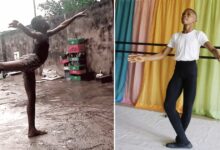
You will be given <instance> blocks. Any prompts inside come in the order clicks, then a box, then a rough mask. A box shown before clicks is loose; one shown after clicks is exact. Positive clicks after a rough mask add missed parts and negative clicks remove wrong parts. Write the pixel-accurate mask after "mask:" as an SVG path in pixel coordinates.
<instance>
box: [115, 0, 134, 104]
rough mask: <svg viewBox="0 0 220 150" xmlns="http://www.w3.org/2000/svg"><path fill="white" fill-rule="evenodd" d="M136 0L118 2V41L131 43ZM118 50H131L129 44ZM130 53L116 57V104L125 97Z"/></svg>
mask: <svg viewBox="0 0 220 150" xmlns="http://www.w3.org/2000/svg"><path fill="white" fill-rule="evenodd" d="M134 6H135V1H134V0H118V1H117V2H116V21H115V22H116V26H117V28H116V30H115V31H116V33H115V38H116V41H128V42H129V41H131V40H132V26H133V14H134ZM116 50H131V45H129V44H116ZM127 58H128V53H116V55H115V59H116V60H115V80H116V84H115V96H116V102H121V101H122V99H123V95H124V88H125V81H126V73H127V65H128V61H127Z"/></svg>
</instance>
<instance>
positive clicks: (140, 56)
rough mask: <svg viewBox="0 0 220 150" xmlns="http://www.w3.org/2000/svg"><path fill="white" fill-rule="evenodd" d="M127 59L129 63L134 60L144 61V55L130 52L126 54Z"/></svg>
mask: <svg viewBox="0 0 220 150" xmlns="http://www.w3.org/2000/svg"><path fill="white" fill-rule="evenodd" d="M128 61H129V62H131V63H135V62H144V61H145V59H144V56H142V55H137V54H131V55H129V56H128Z"/></svg>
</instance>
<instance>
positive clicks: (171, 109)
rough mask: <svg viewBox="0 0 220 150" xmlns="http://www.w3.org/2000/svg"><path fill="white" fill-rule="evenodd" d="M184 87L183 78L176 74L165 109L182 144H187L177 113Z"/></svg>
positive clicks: (168, 89) (167, 95)
mask: <svg viewBox="0 0 220 150" xmlns="http://www.w3.org/2000/svg"><path fill="white" fill-rule="evenodd" d="M182 85H183V83H182V78H181V77H180V76H179V75H178V73H174V75H173V77H172V79H171V80H170V82H169V85H168V87H167V93H166V99H165V103H164V109H165V111H166V113H167V116H168V118H169V120H170V122H171V124H172V126H173V128H174V130H175V131H176V134H177V136H178V137H179V139H180V143H181V144H187V143H189V141H188V139H187V137H186V135H185V132H184V129H183V126H182V122H181V119H180V116H179V114H178V113H177V111H176V101H177V99H178V97H179V96H180V94H181V91H182Z"/></svg>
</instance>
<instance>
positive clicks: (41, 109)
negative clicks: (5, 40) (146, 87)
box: [0, 74, 114, 150]
mask: <svg viewBox="0 0 220 150" xmlns="http://www.w3.org/2000/svg"><path fill="white" fill-rule="evenodd" d="M26 102H27V97H26V94H25V90H24V86H23V78H22V75H21V74H20V75H16V76H11V77H8V78H6V79H4V80H0V150H70V149H71V150H76V149H77V150H78V149H79V150H80V149H82V150H89V149H94V150H96V149H97V150H100V149H106V150H107V149H113V144H114V142H113V133H114V130H113V128H114V124H113V118H114V117H113V83H105V84H102V83H100V82H97V81H94V80H93V81H66V80H64V79H57V80H54V81H44V82H40V83H37V102H36V127H37V128H38V129H42V130H46V131H47V132H48V133H47V134H46V135H43V136H38V137H34V138H28V137H27V115H26Z"/></svg>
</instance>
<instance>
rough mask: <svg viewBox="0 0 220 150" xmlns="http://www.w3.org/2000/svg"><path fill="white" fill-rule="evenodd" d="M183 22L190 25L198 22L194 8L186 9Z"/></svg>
mask: <svg viewBox="0 0 220 150" xmlns="http://www.w3.org/2000/svg"><path fill="white" fill-rule="evenodd" d="M181 21H182V24H184V25H189V24H193V23H195V22H196V15H195V14H194V13H193V11H192V10H190V9H186V10H185V11H184V12H183V14H182V18H181Z"/></svg>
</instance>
